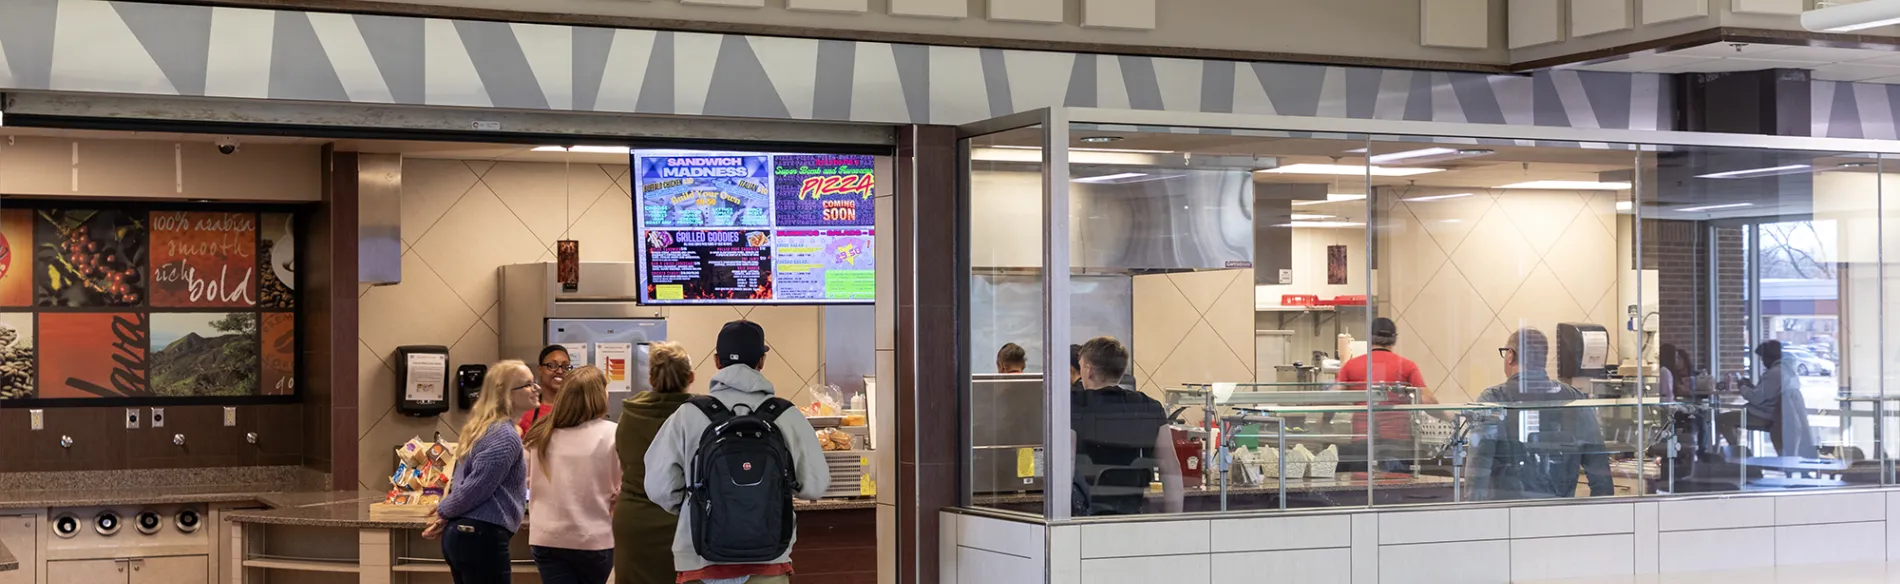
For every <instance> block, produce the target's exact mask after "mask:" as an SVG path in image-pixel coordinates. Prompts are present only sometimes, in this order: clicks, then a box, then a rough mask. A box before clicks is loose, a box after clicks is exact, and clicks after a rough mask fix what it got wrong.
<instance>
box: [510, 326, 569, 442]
mask: <svg viewBox="0 0 1900 584" xmlns="http://www.w3.org/2000/svg"><path fill="white" fill-rule="evenodd" d="M537 363H539V365H536V366H535V368H534V372H535V375H536V376H537V379H538V380H539V381H540V383H539V384H538V386H537V387H536V388H535V391H537V392H540V398H541V406H540V407H537V408H534V409H532V410H529V411H527V412H518V413H520V414H521V422H520V423H518V424H516V425H517V426H519V427H520V428H521V433H522V434H527V433H528V428H530V427H532V426H534V422H535V421H536V420H540V419H541V418H543V417H546V416H547V415H548V414H550V413H553V412H554V402H555V401H556V399H557V398H559V397H560V396H561V387H562V386H564V385H565V384H566V382H567V374H568V373H569V372H571V371H573V370H574V362H573V361H570V360H569V359H568V357H567V347H563V346H560V345H548V346H546V347H542V348H541V358H540V360H538V361H537Z"/></svg>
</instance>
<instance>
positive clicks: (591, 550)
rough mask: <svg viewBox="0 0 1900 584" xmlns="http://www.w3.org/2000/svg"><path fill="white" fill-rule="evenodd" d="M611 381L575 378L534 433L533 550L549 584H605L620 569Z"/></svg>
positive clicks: (586, 373) (577, 374) (580, 373)
mask: <svg viewBox="0 0 1900 584" xmlns="http://www.w3.org/2000/svg"><path fill="white" fill-rule="evenodd" d="M606 417H607V376H606V375H605V374H603V373H601V372H600V370H599V369H595V368H593V367H582V368H580V369H576V370H574V373H573V374H572V375H569V376H568V378H567V385H566V387H565V389H563V390H562V391H561V394H560V397H558V398H556V400H555V402H554V412H553V413H551V414H548V415H546V416H542V418H541V420H540V421H538V422H535V423H534V426H533V427H531V428H528V435H527V436H525V437H523V442H524V443H526V445H527V448H528V475H529V477H530V480H532V481H534V498H533V499H532V500H530V501H529V502H528V512H529V514H531V515H533V516H534V524H533V525H532V526H531V527H532V529H533V530H532V531H530V532H529V533H528V545H529V546H531V549H532V551H533V552H534V565H535V566H536V567H537V568H539V570H540V572H541V582H542V584H606V582H607V575H608V574H611V573H612V572H613V569H614V529H613V501H614V499H615V498H616V497H617V495H618V491H619V490H620V481H621V477H620V458H619V457H618V456H616V455H615V453H614V431H615V424H614V423H613V422H609V421H607V420H606Z"/></svg>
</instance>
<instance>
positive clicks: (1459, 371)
mask: <svg viewBox="0 0 1900 584" xmlns="http://www.w3.org/2000/svg"><path fill="white" fill-rule="evenodd" d="M1510 336H1511V329H1509V328H1506V327H1505V326H1504V325H1503V324H1501V323H1498V322H1497V321H1492V322H1491V324H1490V326H1488V327H1485V330H1484V332H1483V333H1481V335H1480V337H1479V338H1478V340H1477V342H1475V343H1472V345H1471V348H1470V349H1469V350H1467V351H1465V354H1464V356H1463V357H1461V358H1460V360H1459V362H1458V364H1457V365H1454V366H1452V369H1451V380H1452V381H1453V382H1455V383H1457V385H1458V386H1459V387H1462V388H1464V389H1465V390H1466V392H1467V393H1469V394H1470V396H1471V399H1478V394H1479V393H1481V392H1483V391H1484V388H1487V387H1491V386H1493V385H1497V384H1500V383H1504V380H1505V377H1504V358H1503V357H1500V356H1498V347H1502V346H1504V344H1505V342H1506V341H1508V340H1510ZM1439 399H1441V400H1442V399H1444V397H1443V396H1440V397H1439Z"/></svg>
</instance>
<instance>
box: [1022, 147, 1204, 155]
mask: <svg viewBox="0 0 1900 584" xmlns="http://www.w3.org/2000/svg"><path fill="white" fill-rule="evenodd" d="M990 148H1001V149H1004V150H1037V151H1040V150H1042V147H1041V146H990ZM1069 151H1070V152H1121V153H1126V154H1173V153H1174V151H1173V150H1141V149H1137V148H1070V149H1069Z"/></svg>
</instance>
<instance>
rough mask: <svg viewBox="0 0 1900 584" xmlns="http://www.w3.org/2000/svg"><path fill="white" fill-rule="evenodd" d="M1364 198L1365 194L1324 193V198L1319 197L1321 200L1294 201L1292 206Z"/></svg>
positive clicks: (1361, 199) (1342, 201)
mask: <svg viewBox="0 0 1900 584" xmlns="http://www.w3.org/2000/svg"><path fill="white" fill-rule="evenodd" d="M1365 199H1366V196H1365V195H1340V194H1329V195H1326V198H1325V199H1321V200H1316V201H1295V202H1294V203H1293V206H1295V207H1304V206H1307V205H1324V204H1327V203H1344V202H1346V201H1363V200H1365Z"/></svg>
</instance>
